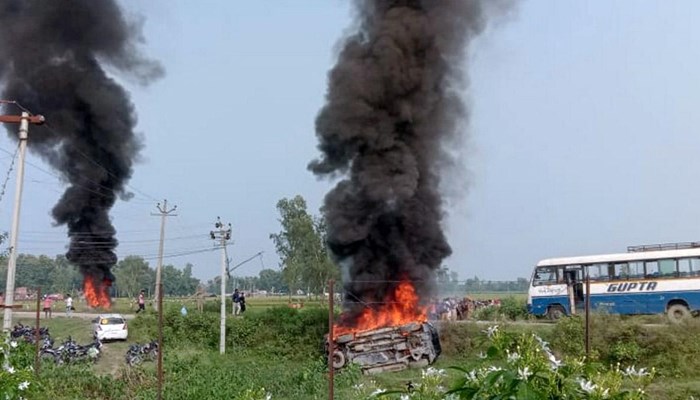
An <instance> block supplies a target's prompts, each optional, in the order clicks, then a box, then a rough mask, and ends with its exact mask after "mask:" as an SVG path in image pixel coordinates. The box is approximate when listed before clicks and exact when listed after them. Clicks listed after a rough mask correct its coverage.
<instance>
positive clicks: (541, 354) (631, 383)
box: [446, 326, 654, 400]
mask: <svg viewBox="0 0 700 400" xmlns="http://www.w3.org/2000/svg"><path fill="white" fill-rule="evenodd" d="M484 333H485V334H486V336H487V337H488V340H489V347H488V350H487V351H486V354H485V355H484V358H483V360H482V365H481V366H480V367H478V368H474V369H469V370H468V369H463V368H455V369H456V370H458V371H460V372H461V373H462V374H463V377H462V378H460V379H459V380H458V382H456V384H455V385H454V386H453V387H452V388H451V389H450V390H449V391H448V392H447V393H446V394H453V395H458V396H459V398H461V399H492V398H496V397H497V398H503V399H507V398H512V399H524V400H527V399H533V400H534V399H555V398H570V399H611V400H622V399H625V400H628V399H629V400H637V399H644V398H646V395H645V392H644V389H645V388H646V387H647V386H648V385H649V383H651V380H652V379H653V375H654V371H653V370H652V371H647V370H645V369H644V368H642V369H636V368H635V367H634V366H629V367H627V368H626V369H624V370H621V369H620V367H619V365H618V366H616V367H614V368H606V367H604V366H603V365H600V364H592V363H585V362H584V361H585V360H584V359H570V360H562V359H559V358H557V357H556V355H555V354H554V353H553V352H552V350H551V349H550V347H549V344H548V343H547V342H545V341H544V340H542V339H541V338H540V337H539V336H537V335H535V334H513V333H508V332H504V331H503V330H501V329H499V328H498V326H492V327H490V328H488V329H487V330H485V331H484Z"/></svg>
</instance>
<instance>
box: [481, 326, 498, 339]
mask: <svg viewBox="0 0 700 400" xmlns="http://www.w3.org/2000/svg"><path fill="white" fill-rule="evenodd" d="M482 332H484V333H485V334H486V336H488V337H490V338H492V337H493V336H494V335H495V334H496V333H497V332H498V325H494V326H489V327H488V328H486V330H483V331H482Z"/></svg>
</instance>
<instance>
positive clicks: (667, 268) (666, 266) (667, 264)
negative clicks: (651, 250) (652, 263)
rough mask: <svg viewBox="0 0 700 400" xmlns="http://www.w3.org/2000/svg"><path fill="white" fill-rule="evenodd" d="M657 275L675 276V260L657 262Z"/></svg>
mask: <svg viewBox="0 0 700 400" xmlns="http://www.w3.org/2000/svg"><path fill="white" fill-rule="evenodd" d="M659 275H661V276H666V277H668V276H675V275H676V260H668V259H666V260H659Z"/></svg>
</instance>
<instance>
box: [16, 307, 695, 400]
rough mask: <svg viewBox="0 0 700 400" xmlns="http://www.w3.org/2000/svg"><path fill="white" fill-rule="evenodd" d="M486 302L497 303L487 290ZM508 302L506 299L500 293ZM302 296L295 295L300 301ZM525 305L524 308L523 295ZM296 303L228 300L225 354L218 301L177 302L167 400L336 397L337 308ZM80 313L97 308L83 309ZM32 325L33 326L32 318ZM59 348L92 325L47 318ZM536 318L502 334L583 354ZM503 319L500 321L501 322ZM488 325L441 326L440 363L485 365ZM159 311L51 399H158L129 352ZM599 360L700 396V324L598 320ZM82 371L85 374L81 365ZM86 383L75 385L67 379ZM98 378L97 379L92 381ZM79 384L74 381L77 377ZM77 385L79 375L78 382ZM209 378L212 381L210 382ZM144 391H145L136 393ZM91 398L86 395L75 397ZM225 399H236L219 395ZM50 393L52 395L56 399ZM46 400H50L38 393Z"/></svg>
mask: <svg viewBox="0 0 700 400" xmlns="http://www.w3.org/2000/svg"><path fill="white" fill-rule="evenodd" d="M483 295H484V298H494V297H497V296H495V295H493V294H483ZM500 298H501V299H503V298H504V297H503V296H500ZM297 300H298V301H301V299H295V300H294V302H296V301H297ZM518 302H522V297H521V298H520V300H518ZM287 303H288V299H287V298H270V297H268V298H262V297H261V298H250V299H248V305H249V309H248V310H249V311H248V312H246V314H245V315H244V316H242V317H233V316H231V315H230V311H231V308H230V302H229V303H228V308H227V310H228V313H229V316H228V318H227V351H226V354H225V355H224V356H221V355H219V354H218V340H219V329H218V328H219V320H218V316H219V307H220V303H219V301H218V299H215V298H211V299H208V301H207V303H206V306H205V312H204V313H199V312H197V311H195V309H196V307H195V303H194V301H192V300H190V299H173V298H168V299H167V301H166V308H167V310H168V312H167V313H166V315H165V321H166V324H165V331H164V338H165V340H166V347H165V352H164V355H165V371H166V382H167V385H168V388H170V389H168V390H169V391H166V396H165V398H167V399H180V398H182V399H186V398H208V399H209V398H211V399H216V398H239V397H238V396H239V395H241V392H240V390H244V389H245V388H254V387H265V388H266V389H267V390H269V391H270V393H272V395H273V399H289V400H302V399H303V400H306V399H323V398H326V397H327V395H325V388H326V380H325V376H326V371H325V361H324V360H323V359H322V356H321V354H322V352H321V350H320V349H321V346H320V344H321V340H322V337H323V333H324V332H325V329H326V327H325V324H326V321H327V319H326V311H324V308H326V307H327V305H326V304H325V303H324V302H323V301H316V300H311V301H305V302H304V308H303V309H302V310H292V309H290V308H288V307H287ZM183 304H184V305H185V306H186V307H188V309H189V314H188V315H187V317H182V316H181V315H180V313H179V308H180V307H181V305H183ZM133 309H135V307H134V308H132V307H131V305H130V303H129V302H128V301H125V300H123V299H117V301H115V304H114V310H115V311H119V312H122V313H127V314H128V313H131V312H132V310H133ZM78 311H90V310H86V309H84V308H80V307H79V308H78ZM22 322H25V323H31V322H32V321H31V320H26V321H22ZM41 322H42V325H44V326H48V327H49V329H50V331H51V334H52V336H53V337H54V338H56V343H57V344H59V343H60V342H61V341H63V340H64V339H65V338H66V337H68V336H72V337H73V338H74V339H76V340H77V341H78V342H79V343H88V342H89V341H90V340H91V331H90V329H91V326H90V320H89V319H79V318H72V319H68V318H64V317H60V318H59V317H54V318H53V319H50V320H44V319H42V321H41ZM541 322H542V321H536V320H532V321H529V320H524V321H523V320H520V321H518V322H508V321H506V320H505V319H504V318H500V319H498V324H499V325H501V327H502V329H505V330H507V331H509V332H521V333H528V334H529V333H536V334H538V335H540V336H541V337H543V338H545V340H547V341H550V342H551V343H552V344H553V348H554V349H556V351H558V352H559V354H561V355H562V356H564V355H570V356H575V355H577V354H578V355H580V354H581V351H582V349H583V336H582V335H583V333H582V332H583V330H582V325H581V321H580V319H568V318H567V319H565V320H564V321H562V322H560V323H556V324H555V323H541ZM494 323H495V322H494ZM485 324H488V322H480V323H475V322H462V323H455V324H446V325H441V326H440V332H441V342H442V345H443V354H442V355H441V357H440V358H439V359H438V360H437V362H436V364H435V367H436V368H441V369H447V371H448V374H449V375H450V376H452V377H455V375H454V374H455V373H456V372H454V371H452V370H449V369H448V368H449V367H451V366H461V367H465V368H471V367H472V366H474V365H476V364H477V363H478V362H479V359H478V357H477V354H478V353H479V351H481V350H483V347H480V346H483V337H484V334H483V330H484V329H485V328H486V325H485ZM155 327H156V315H155V312H154V311H153V310H152V308H150V307H149V308H147V312H146V313H142V314H139V315H137V316H136V317H135V318H134V319H133V320H130V322H129V334H130V337H129V340H128V341H127V342H112V343H107V344H105V346H104V352H103V354H102V357H101V358H100V360H99V361H98V362H97V363H96V364H95V365H92V366H89V367H87V368H88V369H85V367H77V366H76V367H72V366H71V367H61V368H62V369H59V368H57V367H51V366H46V367H45V368H44V369H45V370H46V371H44V372H42V374H48V375H42V381H43V382H44V385H45V388H46V394H47V397H46V398H57V399H64V398H65V399H73V398H86V399H88V398H100V399H122V398H124V399H129V398H144V399H152V398H154V396H155V394H154V390H155V389H154V388H155V366H154V364H153V363H146V364H145V365H144V366H142V367H139V368H137V369H134V368H127V367H126V366H125V362H124V354H125V352H126V350H127V348H128V346H129V344H131V343H135V342H138V343H145V342H147V341H149V340H152V339H154V338H155V337H156V334H155V332H156V329H155ZM593 327H594V329H593V333H594V336H593V350H594V357H596V359H598V360H600V361H601V362H602V363H603V364H607V365H614V363H615V362H621V363H622V365H623V366H624V365H632V364H633V365H637V366H646V367H651V366H655V367H656V368H657V369H658V370H659V373H658V374H657V378H656V379H655V381H654V383H653V384H652V385H651V386H650V387H649V388H648V392H649V394H650V397H649V398H650V399H688V398H690V396H696V398H698V397H699V396H700V379H698V378H697V376H696V373H695V371H696V370H697V369H698V368H700V342H698V341H697V340H696V338H697V336H699V335H700V321H691V323H689V324H688V325H683V326H676V325H671V324H669V323H667V321H666V319H665V318H664V317H663V316H638V317H619V316H605V315H596V316H595V319H594V324H593ZM81 368H82V369H81ZM62 374H64V375H65V376H66V377H67V376H72V377H78V376H81V377H84V379H83V380H78V381H76V382H74V383H70V384H69V383H67V381H66V380H65V377H64V375H62ZM92 374H94V378H90V376H92ZM421 374H422V372H421V371H420V370H406V371H401V372H397V373H386V374H382V375H377V376H372V377H364V376H358V375H357V374H356V372H353V371H345V372H343V373H341V374H339V375H338V377H337V380H336V382H337V386H336V399H355V398H357V397H355V395H354V394H353V393H354V392H353V389H352V387H353V386H354V385H356V384H358V383H362V384H367V385H370V384H372V385H378V386H381V387H384V388H399V389H400V388H402V387H405V386H406V385H407V384H408V383H409V382H413V383H415V382H418V381H420V379H421ZM71 379H73V378H71ZM69 381H70V379H69ZM202 382H204V383H202ZM134 390H136V391H138V393H139V394H138V395H135V394H134V393H135V392H134ZM80 391H85V393H90V394H87V395H84V396H78V397H75V396H77V395H76V394H75V393H78V392H80ZM222 393H225V394H226V396H223V395H222V397H219V394H222ZM49 395H50V396H49ZM38 398H44V397H38Z"/></svg>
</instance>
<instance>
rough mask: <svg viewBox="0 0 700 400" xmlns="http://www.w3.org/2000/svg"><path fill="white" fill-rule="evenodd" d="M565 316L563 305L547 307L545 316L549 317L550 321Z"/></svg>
mask: <svg viewBox="0 0 700 400" xmlns="http://www.w3.org/2000/svg"><path fill="white" fill-rule="evenodd" d="M565 316H566V311H564V307H562V306H558V305H557V306H549V308H548V309H547V318H549V319H551V320H552V321H556V320H558V319H560V318H562V317H565Z"/></svg>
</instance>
